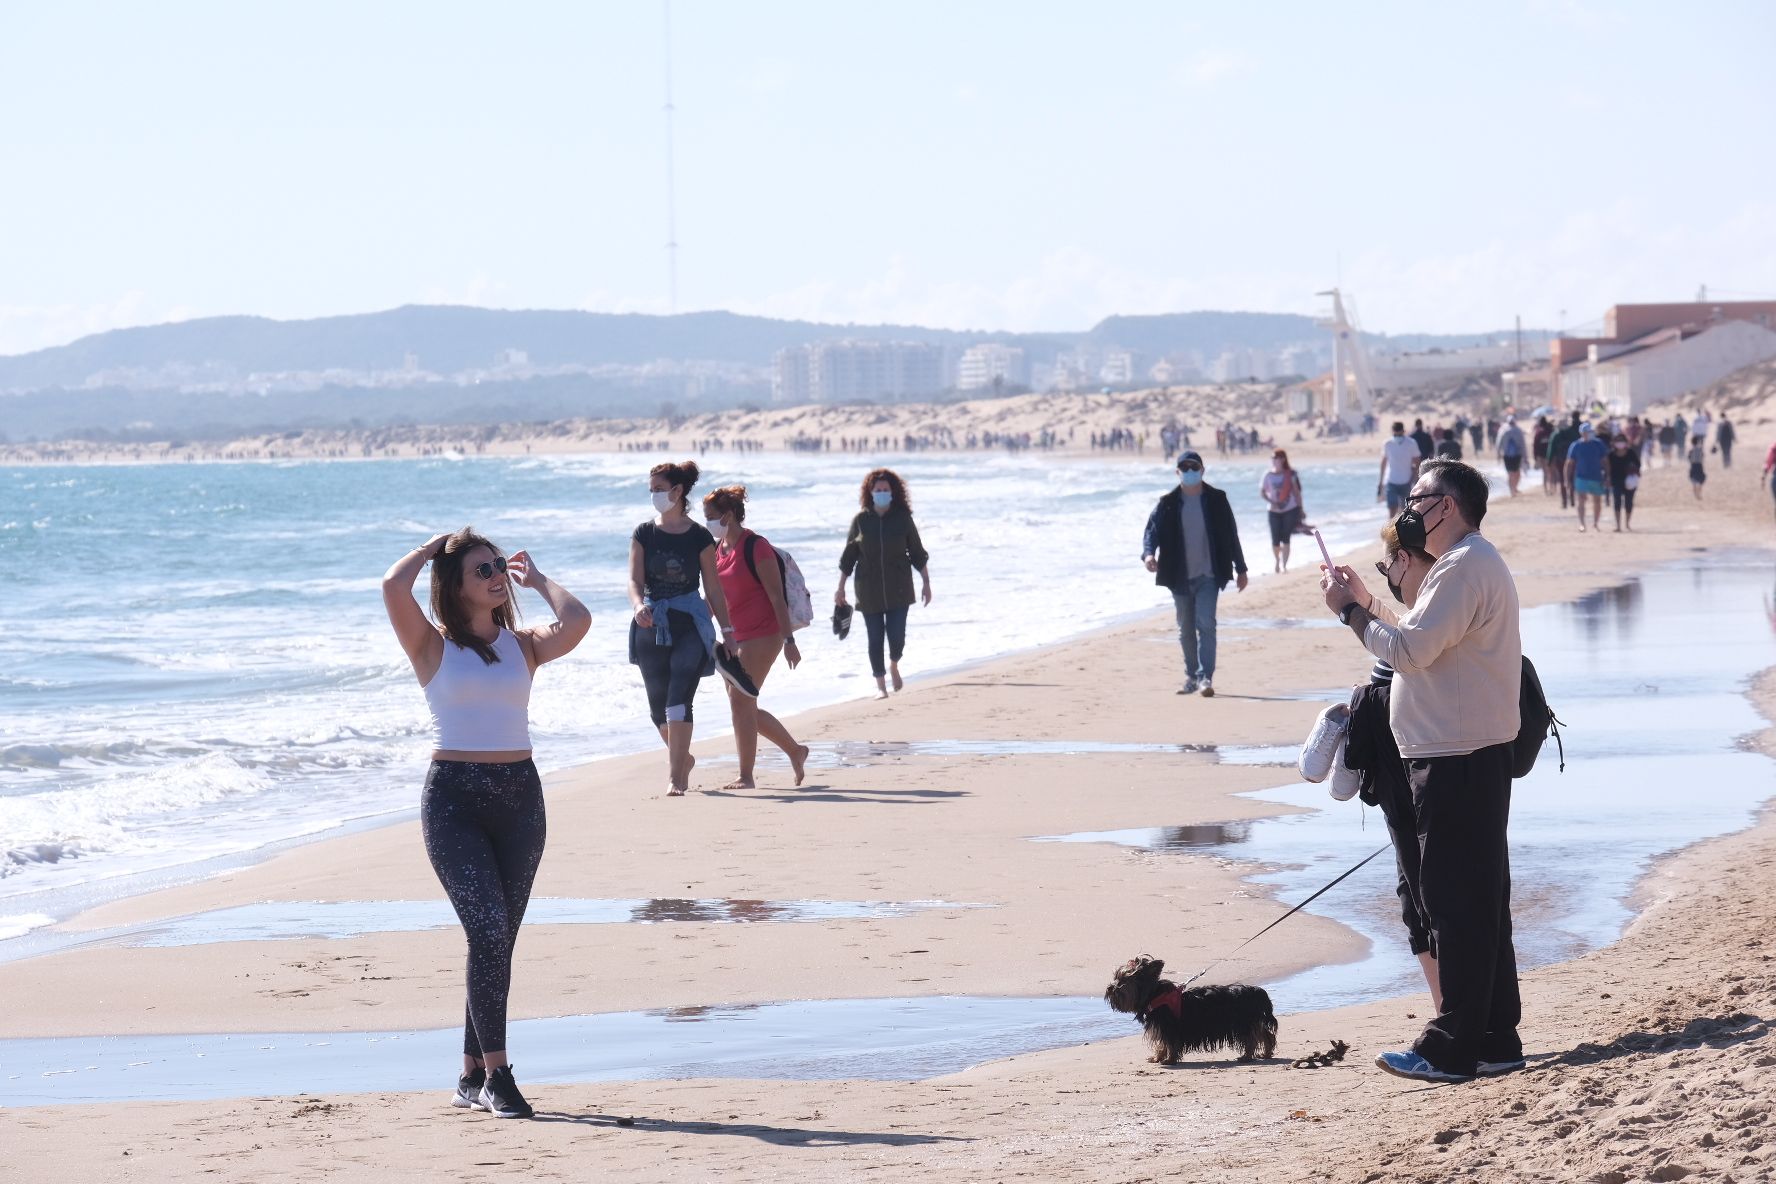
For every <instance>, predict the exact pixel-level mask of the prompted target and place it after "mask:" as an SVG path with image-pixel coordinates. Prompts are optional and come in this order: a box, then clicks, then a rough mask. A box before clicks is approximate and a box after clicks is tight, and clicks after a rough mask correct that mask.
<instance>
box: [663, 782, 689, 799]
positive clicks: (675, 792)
mask: <svg viewBox="0 0 1776 1184" xmlns="http://www.w3.org/2000/svg"><path fill="white" fill-rule="evenodd" d="M666 796H667V797H669V798H682V797H684V796H685V791H684V786H682V785H668V786H667V787H666Z"/></svg>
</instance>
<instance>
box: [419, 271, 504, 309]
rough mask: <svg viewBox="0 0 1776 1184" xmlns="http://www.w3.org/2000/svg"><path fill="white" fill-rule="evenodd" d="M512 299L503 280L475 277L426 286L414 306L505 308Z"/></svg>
mask: <svg viewBox="0 0 1776 1184" xmlns="http://www.w3.org/2000/svg"><path fill="white" fill-rule="evenodd" d="M512 297H513V292H512V286H511V285H510V284H508V283H507V282H506V281H505V280H500V279H495V278H493V277H492V276H489V275H477V276H475V277H474V278H472V279H469V280H467V281H464V282H459V283H454V284H428V285H427V286H426V287H425V289H424V290H423V291H422V292H421V293H420V296H419V299H417V300H415V301H414V303H415V304H466V305H471V306H473V307H476V308H507V307H511V305H510V304H509V303H508V302H509V301H510V300H511V299H512Z"/></svg>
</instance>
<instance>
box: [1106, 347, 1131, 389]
mask: <svg viewBox="0 0 1776 1184" xmlns="http://www.w3.org/2000/svg"><path fill="white" fill-rule="evenodd" d="M1135 366H1136V361H1135V355H1134V353H1133V352H1132V351H1130V350H1126V349H1110V350H1105V351H1104V364H1103V365H1102V366H1100V367H1098V379H1099V380H1100V381H1102V382H1104V383H1105V384H1107V385H1109V386H1131V385H1133V384H1134V381H1135Z"/></svg>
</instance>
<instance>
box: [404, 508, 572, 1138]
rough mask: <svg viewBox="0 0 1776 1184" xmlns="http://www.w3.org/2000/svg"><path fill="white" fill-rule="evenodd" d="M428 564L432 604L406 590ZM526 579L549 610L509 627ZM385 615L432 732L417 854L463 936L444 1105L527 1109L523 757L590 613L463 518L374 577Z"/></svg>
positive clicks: (534, 818)
mask: <svg viewBox="0 0 1776 1184" xmlns="http://www.w3.org/2000/svg"><path fill="white" fill-rule="evenodd" d="M428 562H430V563H431V565H432V589H431V607H432V615H431V617H430V618H428V617H427V616H426V613H425V610H423V609H421V608H420V607H419V602H418V601H417V600H416V599H414V596H413V582H414V580H415V579H416V578H418V576H419V572H420V569H421V568H423V567H424V566H425V565H426V564H427V563H428ZM514 582H516V583H517V584H518V586H519V587H521V588H534V589H536V590H537V591H538V592H539V593H541V594H542V597H543V599H544V600H546V601H548V603H549V607H550V608H551V609H553V610H554V612H555V620H554V621H553V622H552V623H550V624H548V625H540V626H536V627H534V628H530V629H518V628H516V626H517V623H518V610H517V605H516V604H514V603H513V592H512V584H513V583H514ZM382 601H383V605H384V607H385V608H387V610H388V616H389V624H391V625H393V626H394V629H395V636H396V637H397V638H399V639H400V642H401V648H402V649H403V650H405V651H406V652H407V659H408V661H410V662H411V663H412V664H413V673H414V674H415V675H417V676H418V678H419V685H420V686H421V687H422V688H423V689H424V690H425V696H426V702H427V704H428V705H429V706H430V707H431V709H432V727H433V730H434V732H435V738H434V740H433V748H432V765H431V769H430V770H429V771H428V772H427V773H426V783H425V794H424V796H423V798H422V799H421V801H420V814H419V818H420V829H421V831H422V833H423V834H424V836H425V845H426V856H427V858H429V859H430V860H431V864H432V870H433V871H434V872H436V873H437V875H438V880H439V882H440V883H442V884H443V885H444V892H445V894H446V895H447V896H449V897H450V904H451V907H452V908H454V909H455V910H456V916H457V920H459V921H460V922H462V927H463V932H464V933H465V934H466V935H467V937H468V946H469V959H468V961H469V966H468V1008H467V1013H468V1018H467V1020H466V1022H465V1023H464V1025H463V1068H462V1076H461V1077H459V1078H458V1079H457V1083H456V1093H455V1095H454V1096H453V1097H452V1098H451V1100H450V1103H451V1105H453V1106H460V1107H466V1108H472V1109H476V1110H485V1111H486V1112H488V1113H489V1114H492V1115H493V1116H494V1117H495V1118H529V1117H530V1116H531V1113H532V1111H531V1108H530V1104H529V1103H528V1102H526V1101H525V1100H524V1095H523V1094H522V1093H520V1092H519V1090H518V1084H517V1082H515V1081H514V1080H513V1078H512V1066H511V1061H510V1060H509V1059H508V1058H507V1056H506V996H507V993H508V992H509V990H510V988H511V983H512V951H513V948H514V947H515V946H516V945H517V942H518V926H519V924H520V923H521V922H522V921H523V920H524V909H525V906H526V905H528V904H529V903H530V886H531V883H532V882H533V881H534V880H535V879H536V873H537V866H538V864H540V863H541V862H542V858H543V840H544V836H545V833H546V826H545V823H544V815H543V785H542V781H541V780H540V779H539V778H538V776H537V771H536V765H535V764H533V763H532V762H531V759H530V682H531V677H532V675H534V674H535V673H536V668H537V667H538V666H541V665H542V664H543V663H544V662H550V661H553V660H554V659H556V658H559V657H562V656H563V655H565V654H567V653H568V652H570V651H571V650H572V649H573V648H574V647H575V646H576V645H578V644H580V639H581V638H582V637H584V636H586V630H587V628H588V627H589V626H590V625H591V623H592V615H591V614H590V613H588V612H587V611H586V606H585V605H583V604H581V603H580V602H579V601H578V600H576V599H575V598H574V596H573V594H572V593H570V592H568V591H567V590H566V589H564V588H562V587H561V586H560V585H558V584H556V583H555V582H553V581H552V580H550V579H549V577H547V576H545V575H544V574H543V573H542V572H540V571H538V570H537V567H536V564H535V563H534V562H533V561H532V560H531V558H530V555H529V553H528V552H525V551H519V552H517V553H516V554H514V555H513V556H512V557H511V558H510V559H507V558H506V557H505V556H503V555H502V554H500V551H499V548H498V547H495V546H494V545H493V543H491V542H489V541H488V540H487V539H485V538H482V537H481V536H480V535H478V534H476V533H475V531H474V528H473V527H464V528H463V529H461V530H459V531H457V532H456V533H455V534H440V535H434V536H433V537H432V538H431V539H430V540H428V541H427V542H425V543H424V544H422V545H420V546H418V547H415V548H414V549H413V550H411V551H409V552H408V553H407V554H406V555H405V556H404V557H402V558H401V560H400V561H399V562H397V563H396V564H395V565H394V566H393V567H391V568H389V569H388V572H387V574H385V575H384V576H383V577H382Z"/></svg>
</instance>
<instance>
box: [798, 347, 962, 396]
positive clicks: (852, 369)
mask: <svg viewBox="0 0 1776 1184" xmlns="http://www.w3.org/2000/svg"><path fill="white" fill-rule="evenodd" d="M773 368H774V373H773V376H772V383H771V400H772V402H774V403H778V404H780V405H785V406H795V405H799V404H804V403H856V402H872V401H875V400H879V399H900V398H906V397H908V396H915V395H932V394H936V393H937V392H939V391H941V390H943V389H944V385H945V384H944V355H943V350H942V349H940V348H938V347H937V346H934V345H922V344H919V343H917V342H907V341H822V342H817V343H815V344H813V345H802V346H796V347H795V348H793V349H785V350H779V351H777V355H776V357H775V358H774V359H773Z"/></svg>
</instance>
